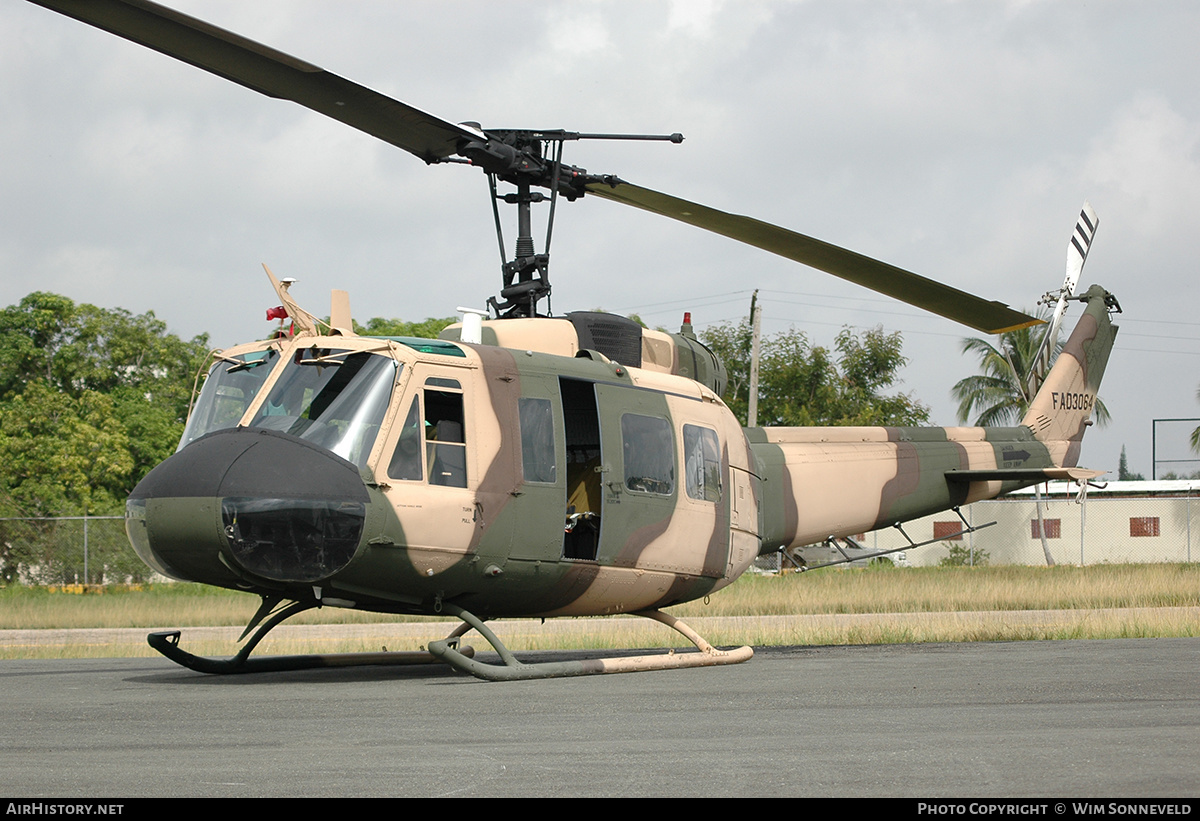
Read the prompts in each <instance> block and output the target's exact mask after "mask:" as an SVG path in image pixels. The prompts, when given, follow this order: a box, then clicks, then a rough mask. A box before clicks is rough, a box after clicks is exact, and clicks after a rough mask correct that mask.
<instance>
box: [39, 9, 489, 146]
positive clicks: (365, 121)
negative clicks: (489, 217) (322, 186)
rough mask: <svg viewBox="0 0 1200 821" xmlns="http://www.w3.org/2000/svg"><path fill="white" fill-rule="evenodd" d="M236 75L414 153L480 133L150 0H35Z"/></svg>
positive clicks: (272, 94) (224, 73) (266, 91)
mask: <svg viewBox="0 0 1200 821" xmlns="http://www.w3.org/2000/svg"><path fill="white" fill-rule="evenodd" d="M30 2H33V3H36V4H38V5H39V6H45V7H46V8H48V9H52V10H54V11H57V12H60V13H62V14H65V15H67V16H68V17H74V18H75V19H76V20H81V21H83V22H84V23H88V24H90V25H93V26H95V27H96V28H100V29H104V30H105V31H108V32H111V33H113V34H116V35H118V36H119V37H124V38H125V39H127V40H132V41H133V42H135V43H140V44H141V45H143V46H147V47H148V48H152V49H154V50H155V51H160V52H162V53H163V54H166V55H168V56H170V57H174V58H176V59H177V60H182V61H183V62H185V63H190V64H191V65H193V66H196V67H197V68H202V69H204V70H205V71H208V72H211V73H213V74H216V75H217V76H218V77H224V78H225V79H227V80H232V81H233V82H235V83H238V84H239V85H243V86H245V87H246V88H249V89H253V90H254V91H257V92H259V93H261V94H265V95H267V96H268V97H275V98H278V99H283V100H291V101H293V102H296V103H299V104H300V105H302V106H304V107H306V108H311V109H312V110H313V111H318V112H320V113H321V114H324V115H325V116H327V117H332V118H333V119H335V120H338V121H340V122H343V123H346V124H347V125H349V126H352V127H354V128H357V129H358V130H359V131H365V132H366V133H367V134H370V135H372V136H374V137H378V138H379V139H381V140H383V141H384V142H388V143H391V144H392V145H395V146H398V147H399V148H403V149H404V150H405V151H409V152H411V153H413V154H416V155H417V156H418V157H420V158H421V159H423V160H425V161H426V162H432V161H434V160H438V159H442V158H444V157H449V156H450V155H452V154H454V153H455V151H456V150H457V147H458V144H459V142H460V141H462V140H475V139H479V135H478V134H476V133H474V132H472V131H469V130H467V129H465V128H463V127H462V126H458V125H454V124H453V123H448V122H445V121H444V120H440V119H438V118H437V117H434V116H433V115H431V114H426V113H425V112H424V111H420V110H418V109H416V108H413V107H412V106H410V105H406V104H404V103H402V102H399V101H398V100H393V99H392V98H391V97H387V96H385V95H383V94H380V93H378V92H375V91H372V90H371V89H369V88H366V87H365V86H360V85H358V84H357V83H353V82H351V81H349V80H346V79H344V78H342V77H339V76H337V75H336V74H330V73H329V72H328V71H325V70H324V69H322V68H319V67H317V66H314V65H312V64H311V63H306V62H304V61H303V60H298V59H296V58H295V57H291V56H289V55H287V54H284V53H283V52H281V51H276V50H275V49H273V48H269V47H267V46H264V45H262V44H261V43H256V42H254V41H253V40H248V39H246V38H245V37H242V36H240V35H237V34H234V33H232V32H229V31H225V30H224V29H221V28H217V27H216V26H213V25H209V24H208V23H205V22H204V21H202V20H197V19H196V18H194V17H189V16H187V15H186V14H181V13H179V12H177V11H174V10H173V9H169V8H165V7H163V6H160V5H157V4H156V3H150V2H147V0H30Z"/></svg>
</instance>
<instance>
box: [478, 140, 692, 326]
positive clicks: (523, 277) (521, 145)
mask: <svg viewBox="0 0 1200 821" xmlns="http://www.w3.org/2000/svg"><path fill="white" fill-rule="evenodd" d="M462 125H463V126H466V127H468V128H471V129H474V130H478V131H480V132H481V135H482V136H484V137H486V141H474V140H473V141H470V142H468V143H466V144H465V145H463V146H462V147H461V148H459V150H458V152H457V153H458V154H459V155H461V156H463V157H466V158H467V160H468V161H469V162H470V163H471V164H472V165H476V166H479V167H481V168H483V170H484V171H485V172H486V173H487V175H488V188H489V191H490V192H491V200H492V215H493V217H494V219H495V222H496V240H497V243H498V244H499V247H500V269H501V275H502V277H503V287H502V288H501V289H500V295H499V298H497V297H494V296H493V297H489V298H488V306H489V307H490V308H491V309H492V310H493V311H495V313H496V316H497V317H533V316H537V315H538V313H537V309H538V303H539V302H540V301H541V300H543V299H545V300H546V301H547V310H549V299H550V290H551V288H550V276H549V270H550V241H551V239H552V237H553V233H554V213H555V206H556V205H557V204H558V197H559V194H562V195H563V196H565V197H566V198H567V200H569V201H574V200H576V199H578V198H579V197H582V196H583V195H584V194H585V193H586V189H585V186H586V185H588V184H591V183H598V182H599V183H607V184H609V185H616V184H618V183H619V182H620V180H619V179H618V178H616V177H614V176H610V175H596V174H588V172H587V170H586V169H583V168H578V167H576V166H573V165H563V163H562V152H563V143H564V142H566V141H567V140H655V141H662V142H671V143H676V144H678V143H681V142H683V135H682V134H679V133H675V134H587V133H580V132H578V131H563V130H561V129H552V130H542V131H535V130H523V129H521V130H516V129H514V130H488V131H486V132H484V131H483V129H482V128H480V126H479V125H478V124H477V123H463V124H462ZM497 180H501V181H504V182H507V183H509V184H511V185H513V186H515V187H516V191H515V192H510V193H507V194H500V193H498V192H497V190H496V182H497ZM534 187H542V188H548V189H549V190H550V212H549V214H548V215H547V217H546V241H545V245H544V248H545V250H544V251H543V252H542V253H540V254H539V253H538V252H537V248H536V246H535V245H534V240H533V213H532V206H533V204H534V203H541V202H545V201H546V195H545V194H543V193H542V192H540V191H534V190H533V188H534ZM501 201H503V202H505V203H508V204H509V205H515V206H517V242H516V247H515V251H514V256H513V258H512V259H508V258H507V257H506V255H505V250H504V231H503V228H502V227H501V224H500V209H499V207H498V205H497V203H498V202H501Z"/></svg>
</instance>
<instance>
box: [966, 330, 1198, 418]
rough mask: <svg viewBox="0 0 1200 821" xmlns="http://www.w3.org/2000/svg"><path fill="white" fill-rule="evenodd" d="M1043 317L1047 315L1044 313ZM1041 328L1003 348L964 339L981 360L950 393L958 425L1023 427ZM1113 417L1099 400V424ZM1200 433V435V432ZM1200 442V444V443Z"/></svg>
mask: <svg viewBox="0 0 1200 821" xmlns="http://www.w3.org/2000/svg"><path fill="white" fill-rule="evenodd" d="M1040 313H1041V314H1042V315H1043V317H1044V316H1045V311H1042V312H1040ZM1044 332H1045V331H1044V330H1042V328H1041V326H1038V327H1036V328H1021V329H1019V330H1016V331H1009V332H1008V333H1003V334H1000V344H999V347H996V346H994V345H992V343H990V342H989V341H988V340H986V339H979V338H971V339H964V340H963V341H962V344H961V348H962V352H963V353H964V354H966V353H970V354H975V355H976V356H978V357H979V370H980V373H979V375H977V376H968V377H967V378H966V379H962V380H959V382H958V383H957V384H955V386H954V387H953V388H951V389H950V395H951V396H952V397H954V399H956V400H958V421H959V422H960V423H965V422H966V421H967V420H968V419H970V418H971V416H972V414H974V413H978V416H976V417H975V421H974V422H973V423H972V424H974V425H977V426H979V427H991V426H1008V425H1016V424H1019V423H1020V421H1021V419H1023V418H1024V417H1025V411H1027V410H1028V409H1029V400H1028V399H1027V398H1026V396H1025V389H1024V387H1023V386H1022V382H1023V381H1024V379H1025V377H1026V376H1027V375H1028V374H1029V369H1030V367H1031V366H1032V365H1033V361H1034V357H1036V356H1037V352H1038V346H1039V345H1040V344H1041V341H1042V340H1041V334H1042V333H1044ZM1061 336H1062V335H1061V331H1060V334H1059V339H1057V340H1055V343H1054V356H1055V357H1057V356H1058V354H1059V351H1061V350H1062V347H1063V340H1062V338H1061ZM1111 418H1112V417H1111V416H1110V415H1109V413H1108V408H1106V407H1105V406H1104V403H1103V402H1102V401H1101V400H1100V399H1097V400H1096V424H1098V425H1100V426H1101V427H1103V426H1104V425H1106V424H1108V422H1109V420H1110V419H1111ZM1197 433H1200V429H1198V431H1197ZM1198 441H1200V440H1198Z"/></svg>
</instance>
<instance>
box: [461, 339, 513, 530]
mask: <svg viewBox="0 0 1200 821" xmlns="http://www.w3.org/2000/svg"><path fill="white" fill-rule="evenodd" d="M469 347H470V348H471V349H472V350H473V351H475V353H477V354H478V355H479V358H480V360H482V365H483V368H482V372H483V378H484V382H485V389H486V390H487V395H488V400H489V401H490V403H491V409H492V413H493V414H495V417H496V420H497V422H498V423H499V426H500V447H499V450H497V452H496V457H495V458H494V459H492V461H491V463H490V464H489V465H488V466H487V469H486V470H484V472H483V476H482V478H481V479H480V480H479V485H478V487H477V488H476V492H475V498H476V505H477V507H476V512H477V515H479V516H480V517H481V519H482V523H481V526H479V527H476V528H475V531H474V532H473V533H472V534H471V543H470V546H469V547H468V552H469V553H475V552H476V551H477V550H478V548H479V542H480V540H481V539H482V538H483V534H484V532H485V531H486V529H487V526H488V525H489V524H490V523H491V522H494V521H496V519H497V518H498V517H499V515H500V512H501V511H502V510H503V509H504V506H505V505H507V504H508V503H509V502H510V501H511V500H512V499H513V495H512V492H513V491H515V490H517V489H518V487H519V485H520V484H521V475H520V468H519V463H520V458H519V454H518V452H517V446H516V445H515V444H514V442H520V441H521V427H520V421H519V420H518V418H517V400H518V399H519V398H520V397H521V377H520V372H519V371H518V369H517V364H516V359H515V358H514V357H513V355H512V352H510V351H508V350H506V349H504V348H493V347H491V346H488V345H471V346H469ZM475 447H477V448H478V447H479V444H478V442H477V443H476V445H475ZM476 452H478V451H476Z"/></svg>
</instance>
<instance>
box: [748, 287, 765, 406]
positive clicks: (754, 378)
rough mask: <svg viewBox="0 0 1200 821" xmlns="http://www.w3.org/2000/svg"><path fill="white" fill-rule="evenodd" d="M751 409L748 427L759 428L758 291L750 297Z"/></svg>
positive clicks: (760, 319) (759, 334) (760, 324)
mask: <svg viewBox="0 0 1200 821" xmlns="http://www.w3.org/2000/svg"><path fill="white" fill-rule="evenodd" d="M750 328H751V331H750V408H749V410H748V411H747V413H746V417H747V418H746V426H747V427H751V428H756V427H758V350H759V342H760V341H761V339H762V306H760V305H759V304H758V289H757V288H755V289H754V296H752V297H750Z"/></svg>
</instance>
